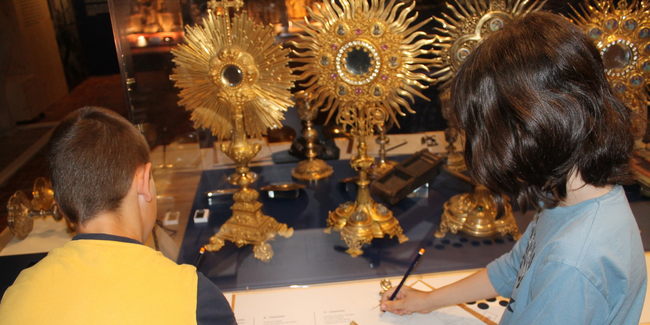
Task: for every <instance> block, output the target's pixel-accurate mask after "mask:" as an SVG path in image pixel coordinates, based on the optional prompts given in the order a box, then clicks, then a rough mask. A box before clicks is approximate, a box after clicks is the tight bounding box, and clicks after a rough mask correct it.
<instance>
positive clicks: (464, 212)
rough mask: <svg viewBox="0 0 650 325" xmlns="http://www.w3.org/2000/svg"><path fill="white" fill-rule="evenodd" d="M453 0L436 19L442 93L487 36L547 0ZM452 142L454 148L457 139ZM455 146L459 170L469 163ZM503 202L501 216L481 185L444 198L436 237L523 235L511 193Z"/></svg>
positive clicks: (452, 157) (452, 133) (453, 158)
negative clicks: (529, 0) (457, 234)
mask: <svg viewBox="0 0 650 325" xmlns="http://www.w3.org/2000/svg"><path fill="white" fill-rule="evenodd" d="M454 3H455V5H452V4H449V3H447V8H448V9H449V10H450V11H451V12H452V13H453V15H454V17H451V16H449V15H447V14H444V13H443V14H442V18H438V17H436V18H435V19H436V21H437V22H438V23H440V24H441V25H442V28H436V32H437V35H436V40H437V41H436V42H435V43H434V44H433V47H434V48H436V49H437V50H435V51H434V54H435V55H437V56H438V57H437V58H435V63H434V64H432V65H431V67H433V68H436V69H438V71H437V72H435V73H434V75H433V76H434V77H437V80H436V82H437V83H440V88H441V90H442V91H443V92H444V94H443V96H442V97H443V98H444V97H445V96H449V93H448V92H449V85H450V83H451V80H452V78H453V77H454V75H455V74H456V71H458V68H459V67H460V66H461V64H462V63H463V62H464V60H465V59H466V58H467V56H468V55H469V54H470V53H471V52H472V51H473V50H474V49H475V48H476V46H477V45H478V44H479V43H480V42H481V41H482V40H483V39H484V38H485V37H488V36H489V35H490V34H491V33H493V32H497V31H499V30H501V29H502V28H503V26H505V25H506V24H508V23H509V22H510V21H512V20H513V19H514V18H516V17H517V16H520V15H525V14H527V13H529V12H533V11H537V10H540V9H541V8H542V7H543V5H544V3H545V1H541V2H535V1H533V2H532V3H528V1H527V0H488V1H485V0H478V1H472V2H470V1H467V2H464V3H463V4H461V3H460V2H458V1H455V2H454ZM445 103H446V100H443V111H445V112H444V113H445V114H444V115H445V116H447V114H448V113H447V112H446V111H447V110H448V109H449V107H447V105H445ZM446 132H448V133H449V134H448V136H449V137H450V138H454V139H455V137H456V132H455V131H454V130H447V131H446ZM450 146H451V148H452V149H453V143H451V144H450ZM450 151H451V153H450V157H448V161H450V162H453V164H452V165H451V166H450V169H456V170H458V168H459V167H460V166H462V165H464V163H462V162H461V161H459V157H458V154H457V153H454V152H453V151H454V150H450ZM452 154H453V155H452ZM504 201H505V202H504V203H505V213H504V214H503V215H502V216H500V217H498V216H497V209H496V205H495V204H494V199H493V197H492V195H491V193H490V191H488V189H487V188H485V187H484V186H482V185H480V184H477V185H476V187H475V189H474V191H473V192H471V193H465V194H459V195H456V196H453V197H452V198H451V199H450V200H449V201H447V202H446V203H445V206H444V212H443V214H442V221H441V223H440V228H439V230H438V231H437V232H436V233H435V236H436V237H439V238H442V237H444V236H445V235H446V233H447V232H448V231H451V232H452V233H454V234H455V233H456V232H457V231H459V230H460V231H462V232H465V233H467V234H470V235H473V236H478V237H487V236H492V235H495V234H500V235H502V236H504V235H506V234H510V235H512V236H513V237H514V238H515V239H518V238H519V236H521V234H520V233H519V229H518V227H517V223H516V221H515V218H514V216H513V214H512V207H511V206H510V203H508V202H507V198H506V200H504Z"/></svg>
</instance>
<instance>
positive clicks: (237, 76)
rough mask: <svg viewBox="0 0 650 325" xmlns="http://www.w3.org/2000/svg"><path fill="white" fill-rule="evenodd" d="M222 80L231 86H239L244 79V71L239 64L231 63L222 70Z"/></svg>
mask: <svg viewBox="0 0 650 325" xmlns="http://www.w3.org/2000/svg"><path fill="white" fill-rule="evenodd" d="M221 80H222V82H223V83H224V84H226V85H228V86H230V87H237V86H239V84H241V82H242V81H243V80H244V73H243V72H242V71H241V69H240V68H239V67H238V66H236V65H234V64H229V65H227V66H225V67H224V69H223V71H222V72H221Z"/></svg>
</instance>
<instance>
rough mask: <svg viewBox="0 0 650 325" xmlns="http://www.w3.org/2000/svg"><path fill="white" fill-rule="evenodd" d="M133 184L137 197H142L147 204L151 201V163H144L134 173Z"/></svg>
mask: <svg viewBox="0 0 650 325" xmlns="http://www.w3.org/2000/svg"><path fill="white" fill-rule="evenodd" d="M135 178H136V179H135V182H136V185H137V188H138V195H142V196H143V197H144V199H145V201H147V202H151V200H152V199H153V191H152V190H153V189H152V184H151V163H146V164H144V165H142V166H140V167H138V169H137V170H136V172H135Z"/></svg>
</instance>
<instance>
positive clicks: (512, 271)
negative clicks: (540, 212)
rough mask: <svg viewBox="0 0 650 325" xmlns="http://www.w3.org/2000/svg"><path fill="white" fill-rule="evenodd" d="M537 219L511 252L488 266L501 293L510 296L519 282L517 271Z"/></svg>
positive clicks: (495, 286) (491, 278)
mask: <svg viewBox="0 0 650 325" xmlns="http://www.w3.org/2000/svg"><path fill="white" fill-rule="evenodd" d="M534 224H535V221H533V222H531V223H530V224H529V225H528V228H526V231H525V232H524V233H523V234H522V235H521V238H519V240H518V241H517V242H516V243H515V246H514V247H512V250H510V252H508V253H505V254H503V255H501V257H499V258H497V259H496V260H494V261H492V262H490V264H488V266H487V271H488V276H489V278H490V282H492V286H493V287H494V289H495V290H496V291H497V292H498V293H499V295H501V296H503V297H506V298H510V296H511V295H512V291H513V290H514V287H515V282H517V272H518V271H519V265H520V264H521V259H522V258H523V256H524V253H526V245H528V240H529V239H530V233H531V231H532V229H533V228H534Z"/></svg>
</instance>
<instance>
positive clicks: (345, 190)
mask: <svg viewBox="0 0 650 325" xmlns="http://www.w3.org/2000/svg"><path fill="white" fill-rule="evenodd" d="M402 158H403V159H405V158H407V157H402ZM328 164H330V165H331V166H332V167H333V168H334V175H332V176H331V177H330V178H328V179H325V180H321V181H318V182H314V183H307V182H302V183H303V184H305V185H306V186H307V187H306V188H305V189H302V190H300V194H299V196H298V198H295V199H271V198H269V197H268V195H267V192H263V191H260V202H261V203H262V204H263V207H262V212H263V213H264V214H266V215H269V216H272V217H274V218H275V219H276V220H277V221H278V222H281V223H286V224H287V225H288V226H289V227H293V228H294V230H295V232H294V234H293V236H292V237H290V238H284V237H281V236H276V238H275V240H274V241H271V242H270V244H271V246H272V248H273V251H274V256H273V258H272V259H271V261H270V262H268V263H264V262H262V261H260V260H258V259H256V258H255V257H254V256H253V246H251V245H248V246H244V247H242V248H237V246H236V245H235V244H234V243H232V242H228V241H226V245H225V246H224V247H223V248H221V250H220V251H217V252H206V254H205V255H206V256H205V258H204V260H203V263H202V264H201V265H200V268H199V270H200V271H201V272H203V273H204V274H205V275H206V276H207V277H208V278H209V279H210V280H212V281H214V282H215V283H216V284H217V285H218V286H219V287H220V288H221V289H222V290H240V289H246V288H251V289H252V288H263V287H273V286H286V285H294V284H311V283H320V282H331V281H344V280H355V279H362V278H376V277H388V276H400V275H403V274H404V272H405V271H406V269H407V268H408V266H409V264H410V263H411V261H413V258H414V257H415V255H416V254H417V252H418V250H419V249H420V248H425V249H426V252H425V254H424V256H423V257H422V259H421V260H420V263H419V265H418V266H417V268H416V269H415V271H414V273H430V272H441V271H450V270H460V269H472V268H480V267H483V266H485V265H486V264H487V263H488V262H490V261H492V260H493V259H494V258H496V257H499V256H500V255H501V254H503V253H505V252H507V251H509V250H510V249H511V248H512V246H513V244H514V241H513V240H512V239H511V238H509V237H507V238H499V237H494V238H473V237H470V236H466V235H464V234H458V235H454V234H448V235H447V236H446V237H445V238H444V239H442V240H441V239H438V238H435V237H434V236H433V234H434V233H435V232H436V230H437V229H438V226H439V224H440V217H441V214H442V211H443V204H444V203H445V202H446V201H447V200H449V198H451V197H452V196H453V195H456V194H459V193H463V192H469V191H470V190H471V189H472V188H471V186H469V185H468V184H466V183H464V182H462V181H460V180H458V179H456V178H454V177H453V176H450V175H448V174H446V173H444V172H443V173H441V174H440V175H439V176H437V177H436V178H435V180H434V181H433V182H432V183H431V184H430V187H429V189H428V195H426V196H425V197H418V198H407V199H405V200H403V201H401V202H399V203H398V204H397V205H394V206H391V205H388V204H386V206H387V207H388V208H389V209H390V210H391V211H393V213H394V215H395V216H396V217H397V219H398V220H399V222H400V225H401V226H402V228H403V229H404V234H405V235H406V236H407V237H409V241H407V242H405V243H403V244H399V243H398V242H397V239H396V238H393V239H389V238H384V239H375V240H373V241H372V244H371V245H365V246H364V248H363V250H364V254H363V255H362V256H359V257H357V258H352V257H351V256H350V255H348V254H347V253H345V250H346V249H347V246H346V245H345V243H344V242H343V240H341V235H340V233H338V232H335V231H332V233H331V234H326V233H325V232H324V231H323V230H324V229H325V226H326V220H327V216H328V213H329V212H330V211H333V210H334V209H336V207H337V206H338V205H339V204H342V203H344V202H346V201H354V200H355V198H356V184H354V183H348V184H343V183H340V182H339V180H341V179H344V178H347V177H351V176H355V175H356V172H354V171H353V170H352V169H351V167H350V164H349V162H348V161H343V160H338V161H328ZM293 167H295V164H284V165H273V166H265V167H257V168H251V170H252V171H254V172H256V173H258V175H259V177H258V180H257V182H256V183H254V184H253V186H254V188H256V189H259V188H260V187H263V186H266V185H269V184H271V183H275V182H293V181H294V180H292V179H291V169H292V168H293ZM233 172H234V170H232V169H230V170H210V171H204V172H203V174H202V176H201V181H200V182H199V186H198V190H197V194H196V197H195V199H194V204H193V207H192V211H191V213H192V214H191V215H193V214H194V211H195V210H196V209H210V219H209V222H208V223H207V224H195V223H194V222H193V221H192V220H191V219H190V221H189V223H188V225H187V229H186V232H185V236H184V238H183V244H182V247H181V250H180V254H179V260H178V262H179V263H188V264H192V263H194V261H195V259H196V256H197V254H198V251H199V249H200V248H201V247H202V246H203V245H205V244H207V243H208V241H209V239H210V237H211V236H213V235H214V234H215V233H217V232H218V231H219V228H220V227H221V225H222V224H223V223H224V222H225V221H226V220H227V219H228V218H230V216H231V215H232V211H231V210H230V207H231V206H232V204H233V201H232V199H230V200H225V201H223V202H216V203H214V202H213V204H210V202H209V201H208V197H207V196H206V195H205V193H206V192H208V191H211V190H217V189H224V188H231V187H233V186H232V185H230V184H228V183H227V182H226V177H227V176H228V175H230V174H231V173H233ZM296 182H297V181H296ZM375 200H376V201H377V202H382V201H381V199H379V198H377V197H375ZM531 217H532V214H530V213H529V214H527V215H526V216H523V217H522V216H520V215H516V218H517V219H518V223H519V227H520V228H521V231H522V232H523V230H525V226H526V225H527V224H528V223H529V222H530V220H531Z"/></svg>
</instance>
